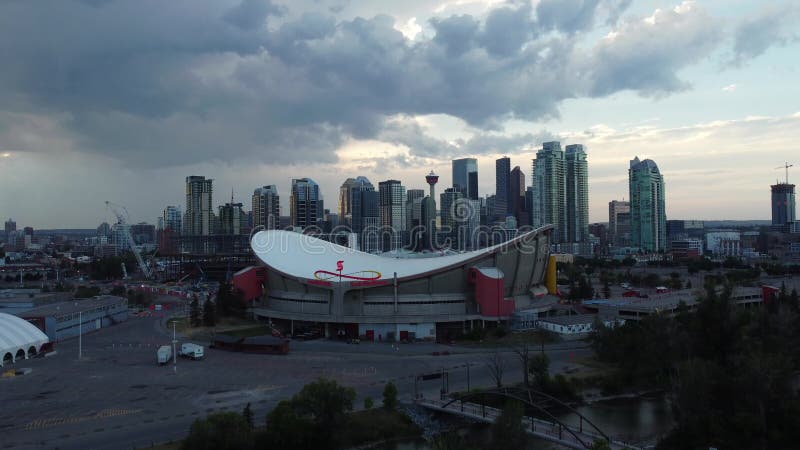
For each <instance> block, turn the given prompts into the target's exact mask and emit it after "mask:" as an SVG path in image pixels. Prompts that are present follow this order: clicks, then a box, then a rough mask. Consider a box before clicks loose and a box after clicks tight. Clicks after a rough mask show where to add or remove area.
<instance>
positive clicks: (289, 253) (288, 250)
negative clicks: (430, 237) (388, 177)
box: [250, 227, 547, 282]
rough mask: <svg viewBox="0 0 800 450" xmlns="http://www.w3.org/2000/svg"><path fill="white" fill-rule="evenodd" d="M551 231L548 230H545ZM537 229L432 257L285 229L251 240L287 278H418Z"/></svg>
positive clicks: (260, 255) (257, 251)
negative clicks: (368, 248) (394, 253)
mask: <svg viewBox="0 0 800 450" xmlns="http://www.w3.org/2000/svg"><path fill="white" fill-rule="evenodd" d="M545 228H547V227H545ZM539 231H540V230H533V231H530V232H529V233H525V234H521V235H519V236H517V237H516V238H514V239H512V240H510V241H508V242H504V243H502V244H498V245H495V246H492V247H487V248H484V249H480V250H475V251H472V252H466V253H459V254H456V255H447V256H440V257H431V258H415V259H408V258H391V257H385V256H378V255H373V254H370V253H364V252H361V251H358V250H354V249H351V248H348V247H343V246H341V245H338V244H334V243H331V242H328V241H324V240H322V239H318V238H315V237H313V236H309V235H305V234H301V233H296V232H293V231H283V230H265V231H259V232H258V233H256V234H254V235H253V237H252V238H251V240H250V246H251V247H252V248H253V251H254V252H255V254H256V256H258V258H259V259H260V260H261V261H263V262H264V263H265V264H266V265H267V266H269V267H271V268H272V269H275V270H277V271H279V272H282V273H284V274H286V275H289V276H293V277H297V278H305V279H312V280H313V279H318V280H329V281H333V282H335V281H338V280H339V267H338V263H339V262H341V266H342V267H341V274H342V281H352V280H387V279H392V278H393V277H394V273H395V272H396V273H397V277H398V278H407V277H414V276H417V275H423V274H426V273H429V272H432V271H438V270H442V269H445V268H447V267H450V266H456V265H459V264H461V263H464V262H467V261H469V260H472V259H475V258H479V257H481V256H485V255H487V254H491V253H494V252H497V251H501V250H502V249H504V248H506V247H508V246H510V245H515V244H516V243H517V242H521V241H522V240H523V239H524V238H525V236H527V235H528V234H530V233H537V232H539Z"/></svg>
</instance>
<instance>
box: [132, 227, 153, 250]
mask: <svg viewBox="0 0 800 450" xmlns="http://www.w3.org/2000/svg"><path fill="white" fill-rule="evenodd" d="M131 237H132V238H133V243H134V244H136V245H153V244H155V242H156V227H155V226H154V225H153V224H151V223H146V222H139V223H134V224H132V225H131Z"/></svg>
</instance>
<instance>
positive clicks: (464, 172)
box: [453, 158, 478, 200]
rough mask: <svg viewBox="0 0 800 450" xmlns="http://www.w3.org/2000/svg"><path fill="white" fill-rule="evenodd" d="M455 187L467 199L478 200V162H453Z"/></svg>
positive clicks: (469, 160)
mask: <svg viewBox="0 0 800 450" xmlns="http://www.w3.org/2000/svg"><path fill="white" fill-rule="evenodd" d="M453 187H454V188H456V189H457V190H458V191H459V192H461V194H462V195H463V196H464V197H465V198H470V199H473V200H477V199H478V160H477V159H475V158H462V159H454V160H453Z"/></svg>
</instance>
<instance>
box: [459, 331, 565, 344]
mask: <svg viewBox="0 0 800 450" xmlns="http://www.w3.org/2000/svg"><path fill="white" fill-rule="evenodd" d="M542 341H544V343H545V344H551V343H553V342H558V341H559V338H558V337H557V336H554V335H552V334H549V333H543V332H541V331H539V330H527V331H521V332H515V333H512V332H506V333H505V334H504V335H502V336H498V335H497V332H496V330H494V329H488V330H486V333H485V335H484V336H483V337H482V338H480V339H478V340H476V339H475V336H473V338H472V339H465V340H460V341H457V343H458V344H459V345H463V346H466V347H495V346H499V347H508V346H514V345H520V344H525V343H527V344H528V345H530V346H531V347H532V348H538V347H539V346H540V345H541V343H542Z"/></svg>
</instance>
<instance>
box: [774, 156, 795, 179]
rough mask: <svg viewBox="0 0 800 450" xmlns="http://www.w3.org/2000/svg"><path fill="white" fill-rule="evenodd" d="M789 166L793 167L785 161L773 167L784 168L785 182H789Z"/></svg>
mask: <svg viewBox="0 0 800 450" xmlns="http://www.w3.org/2000/svg"><path fill="white" fill-rule="evenodd" d="M789 167H794V164H789V162H788V161H787V162H786V163H784V164H783V165H782V166H778V167H776V168H775V169H776V170H777V169H785V170H786V184H789Z"/></svg>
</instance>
